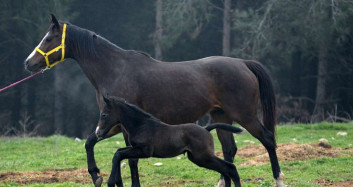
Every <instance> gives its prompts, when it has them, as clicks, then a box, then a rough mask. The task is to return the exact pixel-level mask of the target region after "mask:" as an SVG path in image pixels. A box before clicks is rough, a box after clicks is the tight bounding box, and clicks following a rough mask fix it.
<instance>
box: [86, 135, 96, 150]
mask: <svg viewBox="0 0 353 187" xmlns="http://www.w3.org/2000/svg"><path fill="white" fill-rule="evenodd" d="M96 143H97V137H96V135H95V134H94V133H93V134H91V135H89V136H88V138H87V140H86V143H85V148H86V150H88V149H92V148H93V147H94V145H96Z"/></svg>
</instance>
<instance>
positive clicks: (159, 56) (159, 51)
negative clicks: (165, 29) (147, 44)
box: [154, 0, 162, 60]
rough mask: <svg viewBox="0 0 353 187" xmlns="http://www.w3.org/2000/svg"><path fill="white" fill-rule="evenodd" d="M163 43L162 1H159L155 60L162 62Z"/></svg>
mask: <svg viewBox="0 0 353 187" xmlns="http://www.w3.org/2000/svg"><path fill="white" fill-rule="evenodd" d="M161 41H162V0H157V7H156V31H155V37H154V50H155V58H156V59H158V60H162V47H161Z"/></svg>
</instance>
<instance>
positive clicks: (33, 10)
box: [0, 0, 353, 138]
mask: <svg viewBox="0 0 353 187" xmlns="http://www.w3.org/2000/svg"><path fill="white" fill-rule="evenodd" d="M50 13H54V14H55V15H56V16H57V17H58V18H59V19H61V20H64V21H69V22H70V23H72V24H75V25H78V26H80V27H83V28H87V29H89V30H92V31H95V32H96V33H97V34H100V35H102V36H103V37H105V38H107V39H108V40H110V41H112V42H113V43H115V44H117V45H118V46H120V47H122V48H124V49H134V50H139V51H144V52H147V53H149V54H151V55H152V56H155V57H156V58H158V59H162V60H164V61H171V62H172V61H181V60H191V59H197V58H202V57H206V56H212V55H227V56H232V57H237V58H244V59H255V60H258V61H260V62H261V63H262V64H264V65H265V66H266V67H267V69H268V70H269V72H270V74H271V76H272V78H273V80H274V84H275V89H276V93H277V98H278V109H279V110H278V121H279V122H280V123H293V122H304V123H310V122H318V121H322V120H328V121H350V120H351V118H352V116H353V53H352V51H353V25H352V24H351V20H353V1H352V0H321V1H310V0H297V1H292V0H207V1H205V0H188V1H163V0H144V1H137V0H108V1H87V0H74V1H68V0H66V1H54V0H51V1H47V0H35V1H21V0H11V1H10V0H4V1H1V2H0V67H1V69H0V87H4V86H6V85H8V84H10V83H12V82H15V81H17V80H19V79H21V78H23V77H25V76H28V75H29V73H28V72H26V71H25V70H24V66H23V61H24V59H25V58H26V57H27V56H28V55H29V54H30V53H31V52H32V50H33V49H34V47H35V46H36V45H38V43H39V42H40V40H41V39H42V37H43V36H44V34H45V32H46V29H47V28H48V26H49V14H50ZM136 68H138V67H136ZM161 78H162V77H161ZM98 116H99V111H98V107H97V104H96V101H95V90H94V88H93V87H92V86H91V85H90V83H89V82H88V80H87V78H86V77H85V76H84V74H83V73H82V71H81V70H80V68H79V67H78V65H77V64H76V62H74V61H73V60H67V61H65V62H64V63H62V64H60V65H58V66H56V67H55V68H53V69H52V70H50V71H47V72H46V73H44V74H42V75H40V76H37V77H35V78H33V79H31V80H29V81H27V82H25V83H22V84H20V85H17V86H16V87H13V88H11V89H9V90H6V91H5V92H2V93H0V134H2V135H23V136H28V135H36V134H38V135H50V134H54V133H59V134H65V135H68V136H78V137H83V138H85V137H86V136H87V134H88V133H90V132H92V131H93V130H94V129H95V126H96V123H97V121H98Z"/></svg>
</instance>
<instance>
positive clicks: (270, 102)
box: [244, 60, 276, 143]
mask: <svg viewBox="0 0 353 187" xmlns="http://www.w3.org/2000/svg"><path fill="white" fill-rule="evenodd" d="M244 63H245V65H246V66H247V67H248V68H249V69H250V71H252V72H253V73H254V74H255V76H256V78H257V80H258V82H259V88H260V100H261V106H262V116H263V123H264V126H265V128H266V129H267V130H269V131H270V132H272V133H273V137H274V142H275V143H276V138H275V131H276V130H275V129H276V97H275V92H274V90H273V85H272V81H271V78H270V76H269V75H268V74H267V72H266V70H265V68H264V67H263V66H262V65H261V64H260V63H258V62H255V61H251V60H245V61H244Z"/></svg>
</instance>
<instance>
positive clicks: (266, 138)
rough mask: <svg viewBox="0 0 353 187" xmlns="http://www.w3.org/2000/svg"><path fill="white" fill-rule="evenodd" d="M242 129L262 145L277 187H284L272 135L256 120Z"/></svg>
mask: <svg viewBox="0 0 353 187" xmlns="http://www.w3.org/2000/svg"><path fill="white" fill-rule="evenodd" d="M243 127H244V128H245V129H246V130H247V131H248V132H249V133H250V134H251V135H253V136H254V137H255V138H257V139H258V140H259V141H260V142H261V143H262V145H264V147H265V148H266V150H267V152H268V155H269V157H270V162H271V167H272V173H273V177H274V179H275V180H276V185H277V186H278V187H285V186H286V185H284V184H283V180H284V175H283V173H282V172H281V169H280V167H279V163H278V158H277V154H276V145H275V139H274V135H273V133H272V132H270V131H269V130H267V129H266V128H265V127H264V126H263V125H262V124H261V122H260V121H259V120H258V119H255V120H253V121H252V122H250V123H246V124H245V125H243Z"/></svg>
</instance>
